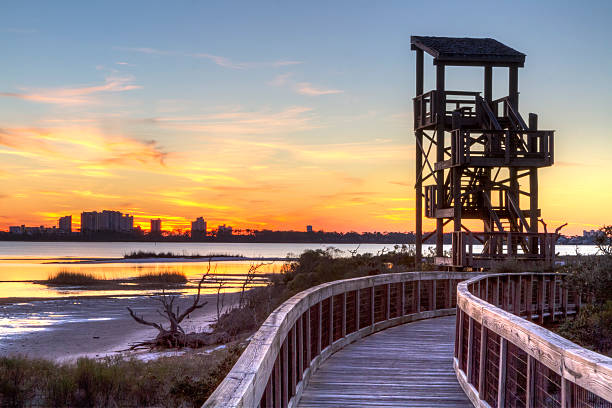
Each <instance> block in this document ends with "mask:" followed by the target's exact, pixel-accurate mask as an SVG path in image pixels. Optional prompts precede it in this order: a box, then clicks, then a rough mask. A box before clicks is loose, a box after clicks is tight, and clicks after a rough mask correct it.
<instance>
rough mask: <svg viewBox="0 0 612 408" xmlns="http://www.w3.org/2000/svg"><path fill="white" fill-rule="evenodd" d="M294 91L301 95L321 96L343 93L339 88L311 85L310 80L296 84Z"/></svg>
mask: <svg viewBox="0 0 612 408" xmlns="http://www.w3.org/2000/svg"><path fill="white" fill-rule="evenodd" d="M296 91H297V93H299V94H302V95H308V96H321V95H333V94H339V93H343V92H344V91H342V90H340V89H329V88H328V89H325V88H320V87H316V86H314V85H312V84H311V83H310V82H300V83H298V84H297V87H296Z"/></svg>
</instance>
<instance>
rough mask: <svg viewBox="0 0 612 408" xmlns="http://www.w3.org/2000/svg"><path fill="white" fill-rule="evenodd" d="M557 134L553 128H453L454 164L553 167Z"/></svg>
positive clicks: (452, 151) (452, 154) (452, 153)
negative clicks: (555, 134) (555, 136)
mask: <svg viewBox="0 0 612 408" xmlns="http://www.w3.org/2000/svg"><path fill="white" fill-rule="evenodd" d="M554 133H555V132H554V131H553V130H491V129H486V130H473V129H472V130H454V131H453V135H452V138H451V157H452V163H451V165H453V166H464V165H471V166H480V167H496V166H500V165H503V166H517V167H545V166H552V165H553V163H554V160H555V158H554V141H555V139H554Z"/></svg>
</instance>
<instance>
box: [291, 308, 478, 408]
mask: <svg viewBox="0 0 612 408" xmlns="http://www.w3.org/2000/svg"><path fill="white" fill-rule="evenodd" d="M454 331H455V317H453V316H450V317H441V318H437V319H427V320H421V321H418V322H414V323H408V324H404V325H401V326H397V327H394V328H390V329H387V330H383V331H381V332H378V333H375V334H373V335H371V336H368V337H366V338H363V339H361V340H359V341H357V342H355V343H353V344H351V345H349V346H347V347H345V348H344V349H342V350H340V351H338V352H337V353H336V354H334V355H333V356H331V357H330V358H329V359H328V360H326V361H325V362H323V364H321V367H320V368H319V370H318V371H317V372H316V373H315V374H314V375H313V376H312V377H311V378H310V381H309V383H308V386H307V387H306V389H305V390H304V393H303V394H302V398H301V399H300V401H299V404H298V407H301V408H315V407H471V406H472V404H471V403H470V401H469V399H468V398H467V397H466V395H465V394H464V393H463V390H462V389H461V387H460V386H459V383H458V382H457V378H456V377H455V372H454V370H453V365H452V356H453V348H454V338H453V336H454Z"/></svg>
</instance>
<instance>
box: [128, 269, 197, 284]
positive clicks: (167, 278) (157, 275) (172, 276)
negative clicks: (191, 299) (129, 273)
mask: <svg viewBox="0 0 612 408" xmlns="http://www.w3.org/2000/svg"><path fill="white" fill-rule="evenodd" d="M132 280H134V281H136V282H143V283H174V284H183V283H187V275H185V274H184V273H183V272H178V271H172V270H170V271H161V272H146V273H143V274H141V275H138V276H136V277H135V278H133V279H132Z"/></svg>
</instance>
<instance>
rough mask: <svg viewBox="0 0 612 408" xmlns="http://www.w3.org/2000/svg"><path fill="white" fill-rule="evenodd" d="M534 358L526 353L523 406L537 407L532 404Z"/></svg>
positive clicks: (528, 407) (527, 407) (526, 407)
mask: <svg viewBox="0 0 612 408" xmlns="http://www.w3.org/2000/svg"><path fill="white" fill-rule="evenodd" d="M535 362H536V360H535V358H533V357H531V356H530V355H527V380H526V383H527V389H526V390H525V408H537V407H535V406H534V404H533V396H534V390H535V375H534V374H535Z"/></svg>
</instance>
